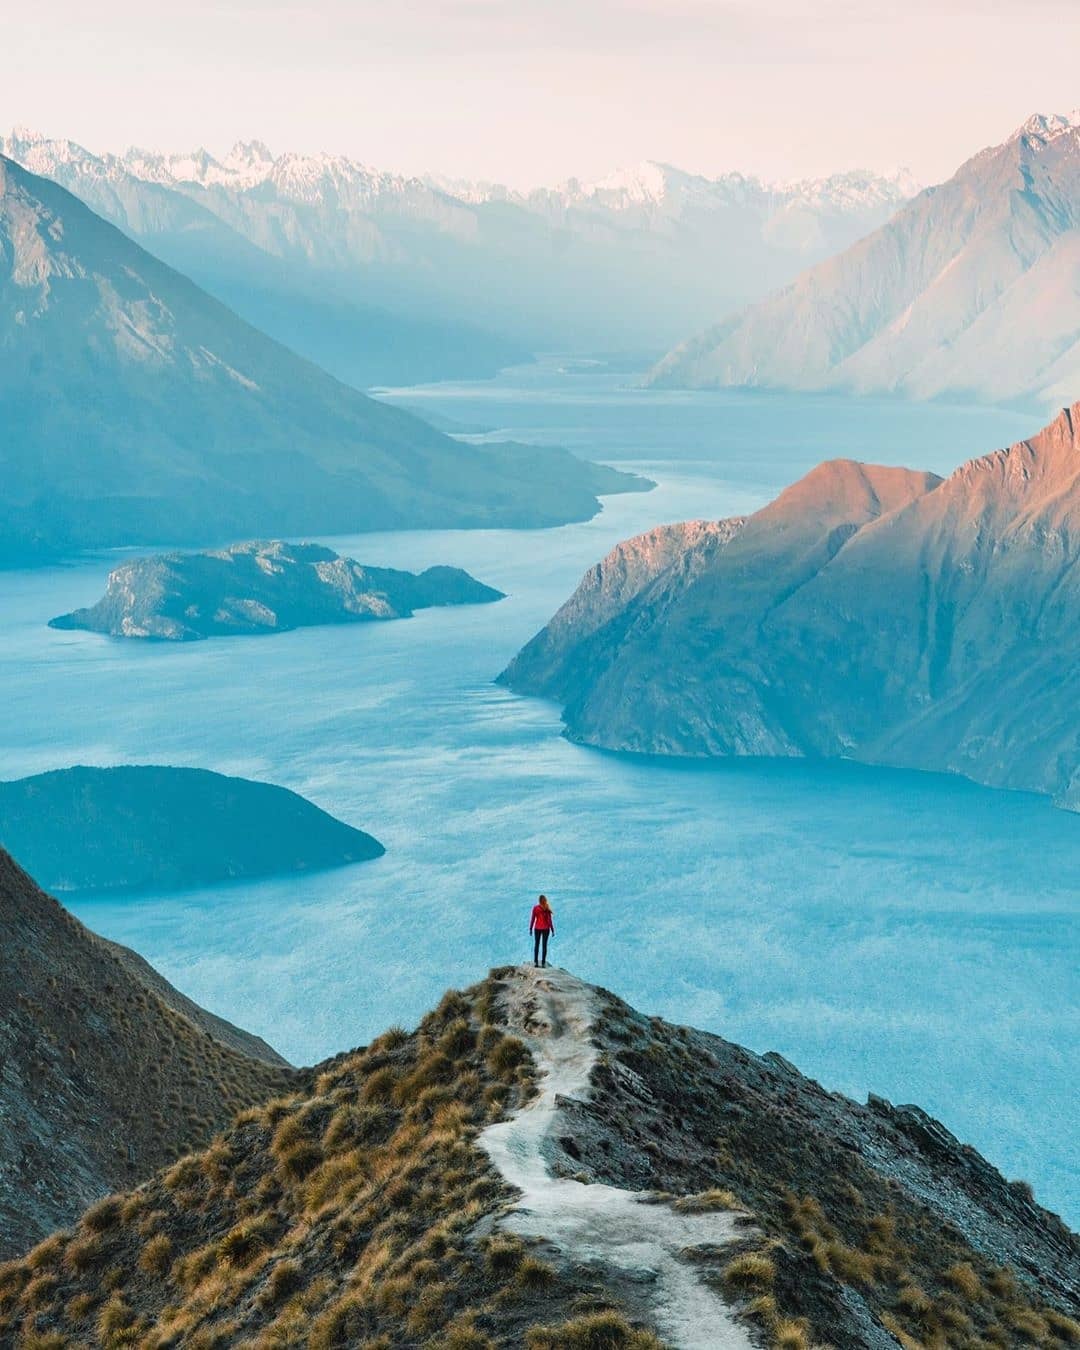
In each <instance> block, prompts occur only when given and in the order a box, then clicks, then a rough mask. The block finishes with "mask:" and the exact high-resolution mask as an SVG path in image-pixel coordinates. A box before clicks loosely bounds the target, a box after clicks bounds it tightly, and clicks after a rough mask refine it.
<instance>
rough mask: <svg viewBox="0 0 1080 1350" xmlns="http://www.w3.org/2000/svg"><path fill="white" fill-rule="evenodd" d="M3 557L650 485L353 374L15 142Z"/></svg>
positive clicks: (375, 519)
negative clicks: (157, 254) (476, 435)
mask: <svg viewBox="0 0 1080 1350" xmlns="http://www.w3.org/2000/svg"><path fill="white" fill-rule="evenodd" d="M0 413H2V424H3V439H2V441H0V469H2V471H3V475H4V484H5V498H4V502H3V505H2V507H0V557H4V558H6V559H7V560H9V561H10V560H13V559H14V560H19V559H21V558H22V557H23V556H24V555H25V554H27V553H33V552H49V551H52V552H56V551H59V550H63V549H70V548H74V547H83V546H100V545H109V544H120V543H133V542H140V541H142V542H145V541H151V540H152V541H156V542H167V543H194V542H214V541H216V540H217V539H219V538H221V537H222V536H225V537H229V536H231V537H233V538H235V537H237V536H238V535H239V536H244V535H252V534H270V533H273V534H278V533H281V534H286V533H293V532H299V533H315V532H346V531H354V530H367V529H376V528H379V529H385V528H390V529H393V528H401V527H406V526H409V527H413V526H417V527H419V526H440V527H445V526H479V525H503V526H516V525H526V524H529V525H541V524H554V523H557V522H564V521H566V520H570V519H582V518H587V517H588V516H590V515H592V514H593V513H594V512H595V511H596V510H597V503H596V499H595V496H594V493H595V492H596V491H598V490H602V491H618V490H619V489H620V488H623V487H628V486H630V487H633V486H641V483H640V481H639V480H636V479H631V478H629V477H628V476H627V475H621V474H617V473H615V472H614V471H613V470H605V469H598V468H596V467H595V466H592V465H588V464H585V463H584V462H582V461H580V460H578V459H576V458H575V457H574V456H572V455H570V454H567V453H565V452H559V451H547V450H541V449H535V448H532V447H527V446H511V445H493V446H483V447H476V446H467V445H463V444H461V443H459V442H457V441H454V440H451V439H450V438H449V437H447V436H444V435H442V434H441V433H439V432H437V431H435V430H434V429H433V428H431V427H429V426H427V425H426V424H425V423H423V422H421V421H420V420H419V419H418V418H415V417H413V416H411V415H410V414H408V413H404V412H401V411H399V410H398V409H395V408H391V407H388V406H386V405H385V404H381V403H378V402H375V401H373V400H371V399H368V398H365V397H364V396H363V395H361V394H359V393H357V392H356V391H355V390H353V389H350V388H348V387H347V386H345V385H342V384H339V383H338V382H337V381H335V380H333V379H332V378H331V377H330V376H328V375H326V374H324V373H323V372H322V371H320V370H319V369H317V368H316V367H315V366H312V365H309V364H307V363H306V362H304V361H302V360H301V359H300V358H298V357H296V356H294V355H293V354H292V353H291V352H289V351H287V350H286V349H285V348H283V347H279V346H278V345H277V344H276V343H274V342H272V341H271V340H270V339H269V338H266V337H264V336H263V335H262V334H260V333H258V332H256V331H255V330H254V329H252V328H249V327H248V326H247V325H246V324H244V323H243V322H242V321H241V320H239V319H238V318H237V317H236V316H235V315H234V314H232V313H231V312H230V311H229V310H227V309H226V308H225V307H224V306H223V305H221V304H219V303H218V302H216V301H214V300H212V299H210V297H209V296H207V295H206V294H204V293H203V292H202V291H200V290H199V289H198V288H197V287H196V286H194V285H193V284H192V283H191V282H189V281H187V280H186V279H185V278H183V277H182V276H180V275H178V274H177V273H175V272H173V271H171V270H170V269H169V268H168V267H166V266H164V265H163V264H162V263H160V262H158V261H157V260H156V259H155V258H152V257H151V256H150V255H149V254H147V253H145V252H144V251H143V250H142V249H140V248H139V247H138V246H137V245H135V244H133V243H132V242H131V241H130V240H129V239H127V238H126V236H124V235H123V234H121V233H120V232H119V231H118V230H116V229H115V228H114V227H113V226H111V225H108V224H106V223H105V222H104V221H103V220H101V219H100V218H99V217H97V216H95V215H94V214H93V212H91V211H90V210H88V208H87V207H85V206H84V205H83V204H82V203H81V202H79V201H78V200H77V199H76V198H74V197H73V196H71V195H70V194H69V193H68V192H66V191H65V190H64V189H62V188H60V187H58V186H57V185H56V184H55V183H52V182H50V181H48V180H47V179H43V178H36V177H34V176H32V175H30V174H28V173H26V171H25V170H23V169H21V168H19V167H18V166H17V165H15V164H14V163H12V162H11V161H9V160H5V159H3V158H0Z"/></svg>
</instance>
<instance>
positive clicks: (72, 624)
mask: <svg viewBox="0 0 1080 1350" xmlns="http://www.w3.org/2000/svg"><path fill="white" fill-rule="evenodd" d="M501 599H503V593H502V591H497V590H495V589H493V588H492V587H491V586H485V585H483V584H482V583H481V582H479V581H477V580H475V578H473V577H471V576H470V575H469V574H468V572H463V571H462V570H461V568H460V567H429V568H427V569H426V570H425V571H424V572H421V573H420V574H419V575H417V574H416V573H413V572H402V571H400V570H398V569H396V568H393V567H365V566H363V565H362V564H361V563H358V562H354V561H353V559H352V558H342V557H339V556H338V554H336V553H335V552H334V551H333V549H329V548H323V547H322V546H321V545H319V544H286V543H282V542H281V541H280V540H278V541H273V542H270V543H257V542H256V543H247V544H234V545H233V546H232V547H231V548H228V549H221V550H219V551H215V552H209V553H167V554H163V555H159V556H158V557H153V558H139V559H137V560H136V561H134V562H130V563H124V564H123V565H122V566H120V567H117V568H116V569H115V570H114V571H112V572H110V573H109V581H108V586H107V588H106V591H105V595H104V596H103V597H102V598H101V599H100V600H99V601H98V602H97V604H96V605H94V606H92V607H91V608H90V609H78V610H75V612H74V613H72V614H63V615H61V616H60V617H59V618H56V619H53V620H51V623H50V626H51V627H53V628H66V629H71V628H85V629H89V630H90V631H91V632H94V633H108V634H110V635H111V636H113V637H132V638H151V639H156V640H159V641H168V642H193V641H197V640H198V639H199V638H207V637H229V636H233V635H238V634H256V633H283V632H286V631H288V630H289V629H291V628H306V627H310V626H311V625H313V624H325V623H360V622H365V621H370V620H375V619H404V618H408V617H409V616H410V615H411V614H412V613H413V611H414V610H417V609H431V608H433V607H435V606H441V605H476V604H489V603H491V602H492V601H495V600H501Z"/></svg>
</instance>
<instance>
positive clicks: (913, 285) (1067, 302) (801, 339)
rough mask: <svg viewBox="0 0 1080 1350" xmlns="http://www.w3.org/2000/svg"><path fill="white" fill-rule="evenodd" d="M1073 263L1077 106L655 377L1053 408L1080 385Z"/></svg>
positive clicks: (975, 165) (670, 361)
mask: <svg viewBox="0 0 1080 1350" xmlns="http://www.w3.org/2000/svg"><path fill="white" fill-rule="evenodd" d="M1078 266H1080V117H1078V116H1075V115H1074V116H1073V117H1071V118H1061V117H1044V116H1035V117H1032V118H1030V119H1029V120H1028V121H1027V122H1025V123H1024V125H1023V126H1022V127H1020V128H1019V129H1018V131H1017V132H1016V133H1015V135H1013V136H1012V137H1010V139H1009V140H1008V141H1006V142H1005V143H1004V144H1003V145H999V146H996V147H993V148H991V149H987V150H983V151H981V152H980V153H979V154H977V155H975V156H974V157H973V158H972V159H970V160H968V162H967V163H966V164H964V165H962V166H961V168H959V169H958V170H957V172H956V174H955V175H954V176H953V177H952V178H951V179H949V181H948V182H946V183H943V184H941V185H940V186H939V187H933V188H927V189H926V191H924V192H922V193H920V194H919V196H917V197H916V198H914V200H912V201H910V202H908V203H907V204H906V205H904V206H903V207H901V208H900V210H899V211H898V212H897V213H896V215H895V216H894V217H893V218H892V219H891V220H890V221H888V223H887V224H885V225H883V226H882V227H881V228H880V229H878V230H875V231H874V232H873V233H872V234H869V235H867V237H866V238H864V239H861V240H859V242H858V243H855V244H853V245H852V246H851V247H850V248H848V249H847V250H846V251H845V252H843V253H840V254H839V255H838V256H837V257H835V258H831V259H830V260H829V261H827V262H823V263H820V264H818V266H816V267H813V268H811V269H810V270H809V271H807V272H804V273H803V275H802V276H800V277H799V278H797V279H796V280H795V281H793V282H792V283H791V284H790V285H789V286H787V287H785V288H784V289H783V290H781V291H778V292H777V293H776V294H775V295H772V296H770V297H769V298H768V299H766V300H762V301H759V302H758V303H756V304H754V305H751V306H750V307H749V308H748V309H745V310H743V311H742V312H741V313H735V314H733V315H731V316H730V317H728V318H727V319H725V320H724V321H723V322H722V323H720V324H719V325H718V326H717V327H715V328H712V329H710V330H708V331H706V332H705V333H703V334H702V335H701V336H700V337H696V338H694V339H693V340H691V341H689V342H687V343H685V344H683V345H682V346H681V347H677V348H676V349H675V350H674V351H673V352H671V353H670V355H668V356H667V357H665V358H664V360H663V361H662V362H661V363H660V364H659V365H658V366H657V367H656V368H655V369H654V371H653V372H652V375H651V377H650V379H651V381H652V383H654V384H660V385H668V386H690V387H697V388H702V387H713V388H715V387H720V386H746V385H754V386H760V387H765V388H794V389H814V390H828V389H832V390H841V391H854V392H856V393H882V392H883V393H890V394H903V395H906V396H908V397H911V398H925V399H928V398H935V397H939V396H942V395H948V396H953V397H975V398H979V399H984V400H987V401H990V402H1004V401H1017V400H1024V401H1027V402H1035V403H1037V404H1038V405H1039V406H1040V407H1052V406H1054V405H1055V404H1060V403H1061V402H1063V401H1065V400H1068V399H1072V398H1075V396H1076V392H1077V388H1078V387H1080V340H1078V337H1077V325H1076V310H1077V300H1076V280H1075V278H1076V274H1077V268H1078Z"/></svg>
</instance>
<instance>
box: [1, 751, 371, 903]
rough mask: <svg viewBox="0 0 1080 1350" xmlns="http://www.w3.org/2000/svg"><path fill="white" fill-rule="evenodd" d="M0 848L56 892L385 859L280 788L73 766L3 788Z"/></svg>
mask: <svg viewBox="0 0 1080 1350" xmlns="http://www.w3.org/2000/svg"><path fill="white" fill-rule="evenodd" d="M0 843H2V844H3V846H4V847H5V848H7V849H9V850H10V852H12V853H13V854H14V855H15V856H16V857H17V858H18V859H19V861H20V862H21V863H22V864H23V866H24V867H27V868H29V869H30V871H32V872H33V874H34V875H35V876H36V877H38V878H39V879H40V880H41V883H42V885H45V886H48V887H49V889H50V890H55V891H96V890H138V889H154V890H168V889H172V888H181V889H183V888H191V887H195V886H209V885H213V884H214V883H215V882H222V881H236V880H238V879H240V878H242V877H272V876H289V875H290V874H292V873H296V872H317V871H319V870H321V869H323V868H330V867H345V866H348V865H349V864H350V863H357V862H365V861H367V860H368V859H371V858H378V857H380V856H381V855H382V854H383V853H384V852H385V850H384V849H383V846H382V844H380V843H379V841H378V840H377V839H374V838H372V836H371V835H370V834H365V833H364V831H363V830H358V829H355V828H354V827H353V826H352V825H346V824H345V822H344V821H341V820H337V819H336V818H335V817H334V816H331V815H328V814H327V812H325V811H322V810H320V809H319V807H317V806H315V805H314V803H313V802H309V801H307V799H306V798H304V797H301V796H299V795H298V794H297V793H295V792H290V791H289V790H288V789H287V788H282V787H276V786H275V785H274V784H273V783H257V782H253V781H252V780H251V779H248V778H233V777H228V776H226V775H225V774H220V773H211V772H210V771H209V770H207V769H189V768H182V767H177V766H173V765H158V764H121V765H114V766H111V767H109V768H90V767H87V766H85V765H78V766H76V767H75V768H71V769H54V770H52V771H51V772H49V773H38V774H33V775H32V776H31V777H29V778H16V779H13V780H11V781H10V782H6V783H0Z"/></svg>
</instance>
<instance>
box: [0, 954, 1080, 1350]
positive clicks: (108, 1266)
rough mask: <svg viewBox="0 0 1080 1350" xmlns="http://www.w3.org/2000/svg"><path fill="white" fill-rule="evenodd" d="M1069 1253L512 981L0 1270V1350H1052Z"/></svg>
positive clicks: (1068, 1287)
mask: <svg viewBox="0 0 1080 1350" xmlns="http://www.w3.org/2000/svg"><path fill="white" fill-rule="evenodd" d="M538 1225H542V1228H543V1232H542V1235H541V1234H539V1233H537V1231H536V1230H537V1226H538ZM1078 1256H1080V1249H1078V1245H1077V1240H1076V1237H1075V1235H1073V1234H1072V1233H1070V1232H1069V1231H1068V1230H1067V1229H1066V1228H1065V1226H1064V1225H1063V1224H1062V1223H1061V1221H1060V1220H1059V1219H1057V1218H1056V1217H1055V1216H1054V1215H1052V1214H1049V1213H1048V1212H1047V1211H1046V1210H1043V1209H1041V1208H1040V1207H1039V1206H1038V1205H1037V1204H1036V1203H1035V1202H1034V1200H1033V1198H1032V1196H1031V1193H1030V1188H1028V1187H1026V1186H1025V1185H1024V1184H1023V1183H1012V1184H1009V1183H1007V1182H1006V1181H1005V1180H1004V1178H1003V1177H1002V1176H1001V1175H1000V1174H999V1173H998V1172H996V1171H995V1170H994V1168H993V1167H991V1166H990V1165H989V1164H988V1163H987V1162H986V1161H985V1160H984V1159H983V1158H981V1157H980V1156H979V1155H978V1154H977V1153H976V1152H975V1151H974V1150H973V1149H971V1148H969V1147H966V1146H964V1145H962V1144H960V1143H959V1141H958V1140H956V1139H955V1138H954V1137H953V1136H952V1135H951V1134H950V1133H949V1132H948V1130H946V1129H945V1128H944V1127H943V1126H942V1125H940V1124H939V1123H938V1122H937V1121H935V1120H933V1119H932V1118H931V1117H929V1116H928V1115H926V1114H925V1113H924V1112H922V1111H920V1110H919V1109H918V1108H917V1107H913V1106H904V1107H893V1106H891V1105H890V1104H889V1103H888V1102H886V1101H884V1100H882V1099H880V1098H873V1097H872V1098H871V1099H870V1100H869V1101H868V1103H867V1104H866V1105H865V1106H860V1105H858V1104H857V1103H855V1102H853V1101H851V1100H849V1099H847V1098H844V1097H841V1096H839V1095H836V1094H833V1093H829V1092H826V1091H824V1090H823V1089H822V1088H821V1087H819V1086H818V1085H817V1084H816V1083H813V1082H811V1081H810V1080H809V1079H806V1078H804V1077H803V1076H802V1075H801V1074H800V1073H799V1072H798V1071H797V1070H796V1069H795V1068H794V1067H793V1066H792V1065H790V1064H788V1063H787V1062H786V1061H785V1060H783V1059H781V1058H780V1057H779V1056H778V1055H771V1054H770V1055H755V1054H751V1053H750V1052H748V1051H746V1050H743V1049H741V1048H740V1047H739V1046H737V1045H733V1044H731V1043H730V1042H728V1041H724V1040H722V1039H721V1038H719V1037H717V1036H711V1035H706V1034H704V1033H701V1032H696V1031H692V1030H690V1029H689V1028H687V1027H674V1026H670V1025H669V1024H667V1023H665V1022H663V1021H661V1020H660V1019H659V1018H646V1017H644V1016H642V1015H641V1014H639V1013H636V1012H634V1011H633V1010H632V1009H631V1008H629V1007H627V1005H626V1004H624V1003H621V1002H620V1001H619V1000H618V999H616V998H614V997H613V996H611V995H610V994H607V993H605V992H604V991H603V990H600V989H596V988H593V987H591V986H589V985H587V984H585V983H584V982H582V981H580V980H578V979H575V978H574V977H573V976H571V975H568V974H567V973H566V972H564V971H558V970H533V969H532V968H531V967H528V966H526V967H507V968H504V969H502V970H496V971H493V972H492V974H491V976H490V977H489V978H488V979H487V980H486V981H484V982H483V983H482V984H479V985H477V986H475V987H474V988H472V989H469V990H466V991H464V992H463V993H455V992H451V993H449V994H447V995H446V996H445V997H444V998H443V1000H442V1002H441V1003H440V1005H439V1007H438V1008H437V1009H435V1011H433V1012H432V1013H430V1014H428V1016H427V1017H425V1018H424V1020H423V1021H422V1023H421V1025H420V1027H419V1028H418V1029H417V1030H416V1031H415V1032H412V1033H407V1032H405V1031H402V1030H401V1029H399V1028H397V1029H392V1030H391V1031H389V1032H387V1033H386V1034H384V1035H383V1036H381V1037H380V1038H379V1039H377V1040H376V1041H375V1042H373V1043H372V1044H371V1045H370V1046H368V1047H367V1048H365V1049H362V1050H358V1051H355V1052H353V1053H352V1054H349V1055H343V1056H341V1057H339V1058H338V1059H336V1060H334V1061H331V1062H330V1063H328V1064H326V1065H323V1066H320V1071H317V1074H315V1075H313V1079H312V1081H310V1082H309V1083H305V1084H303V1085H302V1086H298V1087H297V1089H296V1090H294V1092H293V1094H292V1095H291V1096H288V1097H284V1098H279V1099H277V1100H276V1101H271V1102H268V1103H267V1104H266V1105H265V1106H264V1107H263V1108H261V1109H254V1110H249V1111H247V1112H245V1113H244V1114H243V1115H241V1116H240V1117H238V1118H237V1119H236V1121H235V1122H234V1124H233V1125H232V1127H231V1128H230V1129H228V1130H227V1131H225V1132H224V1133H223V1134H222V1135H221V1136H219V1138H218V1139H216V1140H215V1141H214V1143H213V1144H212V1145H211V1146H210V1147H209V1148H208V1149H207V1150H206V1151H204V1152H202V1153H196V1154H193V1155H191V1156H190V1157H187V1158H185V1159H182V1160H181V1161H180V1162H179V1163H177V1164H176V1165H175V1166H173V1167H172V1168H171V1169H170V1170H169V1171H167V1172H164V1173H162V1174H160V1175H159V1176H157V1177H155V1178H154V1179H152V1180H151V1181H150V1182H149V1184H148V1185H146V1186H144V1187H142V1188H141V1189H140V1190H139V1191H137V1192H132V1193H130V1194H127V1195H120V1196H117V1197H114V1198H113V1199H111V1200H109V1201H106V1202H103V1203H101V1204H99V1205H97V1206H96V1207H94V1208H93V1209H91V1210H90V1211H88V1212H87V1213H86V1214H85V1215H84V1216H83V1218H82V1220H81V1221H80V1222H79V1224H78V1225H77V1226H76V1227H75V1228H74V1230H73V1231H71V1232H65V1233H59V1234H57V1235H56V1236H55V1237H52V1238H49V1239H47V1240H46V1241H45V1242H44V1243H42V1244H41V1245H40V1246H39V1247H38V1248H36V1249H35V1250H34V1251H33V1252H31V1253H30V1254H29V1255H28V1256H27V1258H26V1259H25V1260H24V1261H19V1262H13V1263H11V1264H9V1265H8V1266H7V1267H5V1268H4V1269H3V1270H2V1271H0V1336H3V1335H5V1334H6V1335H7V1336H8V1337H10V1338H12V1339H14V1338H20V1337H21V1338H22V1340H23V1341H24V1342H25V1343H30V1339H31V1338H34V1337H36V1338H38V1339H40V1338H41V1337H45V1336H50V1337H52V1338H53V1340H54V1342H55V1341H56V1340H57V1338H65V1339H68V1340H71V1341H74V1342H83V1343H85V1342H88V1341H89V1342H96V1341H97V1340H101V1341H103V1342H108V1341H109V1339H110V1337H112V1338H114V1339H119V1338H120V1337H123V1338H124V1339H125V1340H129V1341H130V1340H141V1341H143V1342H145V1344H147V1345H149V1346H164V1345H168V1344H177V1343H181V1344H186V1343H192V1344H204V1343H207V1342H216V1343H219V1344H228V1343H240V1342H241V1341H244V1342H246V1341H253V1340H258V1341H260V1342H262V1343H265V1344H274V1345H277V1344H285V1345H296V1344H306V1345H309V1346H312V1347H315V1348H316V1350H322V1348H323V1347H336V1346H341V1347H345V1346H352V1345H360V1344H365V1343H367V1344H369V1345H378V1346H385V1347H389V1346H405V1345H410V1346H432V1347H434V1346H439V1347H443V1350H447V1348H448V1347H454V1350H492V1348H493V1347H504V1346H505V1347H510V1346H515V1347H516V1346H526V1347H528V1350H586V1348H588V1347H594V1348H595V1347H604V1348H605V1350H606V1348H609V1347H610V1348H611V1350H661V1346H662V1345H668V1346H703V1345H709V1346H710V1347H715V1348H716V1350H748V1348H749V1347H751V1346H753V1345H755V1344H757V1345H762V1346H765V1345H768V1346H771V1347H783V1348H784V1350H809V1347H810V1346H812V1345H825V1344H829V1345H835V1346H843V1347H844V1348H845V1350H860V1348H861V1347H869V1348H871V1350H895V1347H896V1346H897V1345H898V1344H904V1345H909V1346H913V1345H923V1344H928V1343H930V1344H934V1345H937V1346H939V1347H943V1348H945V1350H952V1348H953V1347H955V1350H961V1347H971V1346H972V1345H975V1344H980V1343H981V1344H983V1345H998V1346H1011V1345H1019V1344H1021V1343H1024V1344H1035V1345H1042V1346H1045V1347H1052V1346H1064V1345H1067V1344H1071V1343H1074V1342H1075V1340H1076V1338H1077V1337H1080V1326H1078V1325H1077V1323H1076V1322H1075V1320H1074V1318H1073V1315H1074V1314H1075V1313H1076V1312H1077V1310H1078V1304H1080V1290H1078ZM102 1271H109V1272H111V1274H110V1276H109V1279H108V1282H107V1283H105V1282H103V1280H102V1278H101V1272H102Z"/></svg>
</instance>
